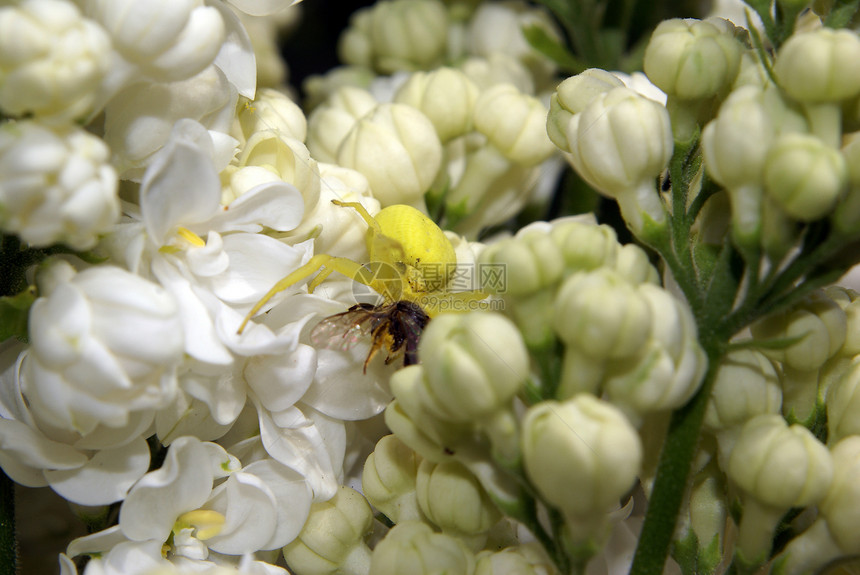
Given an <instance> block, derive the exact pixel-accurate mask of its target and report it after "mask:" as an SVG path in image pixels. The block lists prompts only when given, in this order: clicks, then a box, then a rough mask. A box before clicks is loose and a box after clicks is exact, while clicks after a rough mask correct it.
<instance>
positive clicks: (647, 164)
mask: <svg viewBox="0 0 860 575" xmlns="http://www.w3.org/2000/svg"><path fill="white" fill-rule="evenodd" d="M566 135H567V142H568V147H569V149H570V152H571V153H570V155H569V156H567V158H568V161H569V162H570V163H571V165H572V166H573V167H574V169H575V170H576V171H577V173H578V174H579V175H580V176H581V177H582V178H583V179H584V180H585V181H586V182H588V183H589V184H591V186H593V187H594V188H595V189H596V190H598V191H599V192H601V193H603V194H604V195H606V196H608V197H612V198H615V199H617V200H618V201H619V204H620V207H621V212H622V215H623V216H624V219H625V220H626V221H627V223H628V225H629V226H630V227H631V229H632V230H633V231H634V233H637V234H640V233H643V232H647V231H648V228H647V225H648V223H649V221H650V222H651V223H653V224H657V225H660V226H662V225H665V221H666V215H665V209H664V208H663V206H662V203H661V201H660V197H659V194H658V191H657V189H656V188H655V186H654V180H655V178H656V177H657V176H658V175H659V174H660V172H662V171H663V169H664V168H665V167H666V166H667V164H668V163H669V159H670V158H671V157H672V150H673V148H674V139H673V136H672V127H671V125H670V123H669V113H668V112H667V111H666V108H664V107H663V106H662V105H660V104H658V103H657V102H655V101H653V100H649V99H648V98H645V97H644V96H640V95H639V94H637V93H636V92H634V91H633V90H630V89H629V88H613V89H612V90H610V91H609V92H605V93H603V94H599V95H598V96H596V97H595V98H594V99H593V100H592V102H591V103H590V104H589V105H588V106H587V107H586V108H585V110H583V111H582V112H581V113H579V114H576V115H575V116H573V118H572V119H571V121H570V123H569V124H568V125H567V132H566Z"/></svg>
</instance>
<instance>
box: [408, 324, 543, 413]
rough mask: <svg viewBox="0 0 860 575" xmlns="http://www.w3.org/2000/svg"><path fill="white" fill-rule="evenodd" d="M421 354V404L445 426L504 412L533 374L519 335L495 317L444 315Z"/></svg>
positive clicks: (431, 330) (423, 338)
mask: <svg viewBox="0 0 860 575" xmlns="http://www.w3.org/2000/svg"><path fill="white" fill-rule="evenodd" d="M418 349H419V355H420V357H421V359H422V361H423V366H422V367H423V370H424V380H423V385H422V386H421V387H420V388H419V394H420V398H421V401H422V403H423V405H424V406H425V407H426V409H427V410H428V411H429V412H430V413H432V414H433V415H435V416H436V417H439V418H440V419H443V420H448V421H456V422H464V423H465V422H474V421H475V420H476V419H481V418H484V417H488V416H490V415H492V414H494V413H495V412H496V411H498V410H501V409H505V408H506V407H508V406H509V404H510V401H511V399H512V398H513V397H514V395H516V394H517V393H518V392H519V390H520V387H521V386H522V384H523V383H524V381H525V379H526V378H527V377H528V374H529V357H528V353H527V352H526V349H525V345H524V344H523V341H522V337H521V336H520V333H519V331H518V330H517V328H516V327H515V326H514V324H513V323H511V321H510V320H509V319H507V318H505V317H504V316H501V315H499V314H496V313H488V312H479V311H476V312H470V313H467V314H441V315H439V316H437V317H436V318H434V319H433V321H432V322H430V324H429V325H428V326H427V329H426V330H425V331H424V334H423V335H422V336H421V343H420V345H419V348H418ZM393 385H394V384H393V382H392V386H393ZM393 391H394V392H395V396H397V391H396V390H395V389H393Z"/></svg>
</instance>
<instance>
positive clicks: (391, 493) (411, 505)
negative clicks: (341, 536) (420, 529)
mask: <svg viewBox="0 0 860 575" xmlns="http://www.w3.org/2000/svg"><path fill="white" fill-rule="evenodd" d="M420 463H421V456H420V455H418V454H417V453H415V452H414V451H412V450H411V449H410V448H409V447H407V446H406V445H405V444H404V443H403V442H402V441H400V439H398V438H397V436H395V435H386V436H385V437H383V438H382V439H380V440H379V441H378V442H377V443H376V448H375V449H374V450H373V453H371V454H370V455H369V456H368V457H367V461H365V463H364V469H363V470H362V472H361V490H362V492H363V493H364V496H365V497H367V500H368V501H370V503H371V504H372V505H373V506H374V507H376V508H377V509H378V510H379V511H381V512H382V513H384V514H385V516H386V517H388V518H389V519H390V520H391V521H392V522H393V523H402V522H404V521H411V520H421V518H422V517H421V512H420V511H419V508H418V499H417V498H416V495H415V478H416V476H417V475H418V465H419V464H420Z"/></svg>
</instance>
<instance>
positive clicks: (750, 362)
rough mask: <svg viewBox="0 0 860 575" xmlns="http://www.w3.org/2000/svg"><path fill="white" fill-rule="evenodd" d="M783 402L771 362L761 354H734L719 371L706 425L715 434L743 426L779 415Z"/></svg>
mask: <svg viewBox="0 0 860 575" xmlns="http://www.w3.org/2000/svg"><path fill="white" fill-rule="evenodd" d="M781 403H782V390H781V389H780V387H779V375H778V374H777V372H776V369H775V368H774V367H773V364H772V363H771V362H770V360H769V359H767V357H765V356H764V355H763V354H762V353H760V352H758V351H753V350H749V349H739V350H736V351H732V352H730V353H728V354H727V355H726V356H725V357H724V358H723V361H722V362H721V363H720V367H719V369H718V370H717V375H716V377H715V381H714V384H713V388H712V391H711V398H710V399H709V400H708V407H707V411H706V412H705V426H706V427H707V428H708V429H711V430H714V431H716V430H720V429H725V428H728V427H734V426H737V425H743V424H744V423H746V422H747V421H748V420H750V419H752V418H753V417H755V416H756V415H761V414H765V413H780V406H781Z"/></svg>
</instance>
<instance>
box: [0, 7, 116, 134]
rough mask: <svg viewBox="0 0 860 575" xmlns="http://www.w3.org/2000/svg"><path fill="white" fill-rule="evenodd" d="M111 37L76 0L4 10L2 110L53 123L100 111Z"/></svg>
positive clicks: (0, 17)
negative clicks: (82, 11)
mask: <svg viewBox="0 0 860 575" xmlns="http://www.w3.org/2000/svg"><path fill="white" fill-rule="evenodd" d="M110 49H111V39H110V38H109V36H108V34H107V33H106V32H105V30H104V29H103V28H102V27H101V26H99V24H98V23H96V22H94V21H92V20H90V19H88V18H85V17H84V16H82V15H81V12H80V11H79V9H78V7H77V6H76V5H75V4H74V3H73V2H67V1H65V0H26V1H23V2H16V3H14V4H13V5H7V6H3V7H2V8H0V108H2V109H3V111H4V112H5V113H6V114H9V115H14V116H20V115H24V114H34V115H36V116H38V117H40V118H44V119H46V120H50V121H54V122H71V121H75V120H81V119H86V118H87V117H88V116H89V115H90V114H92V113H93V112H96V111H98V110H97V109H96V108H97V100H98V94H99V90H100V88H101V83H102V81H103V79H104V76H105V74H106V73H107V71H108V68H109V66H110Z"/></svg>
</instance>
